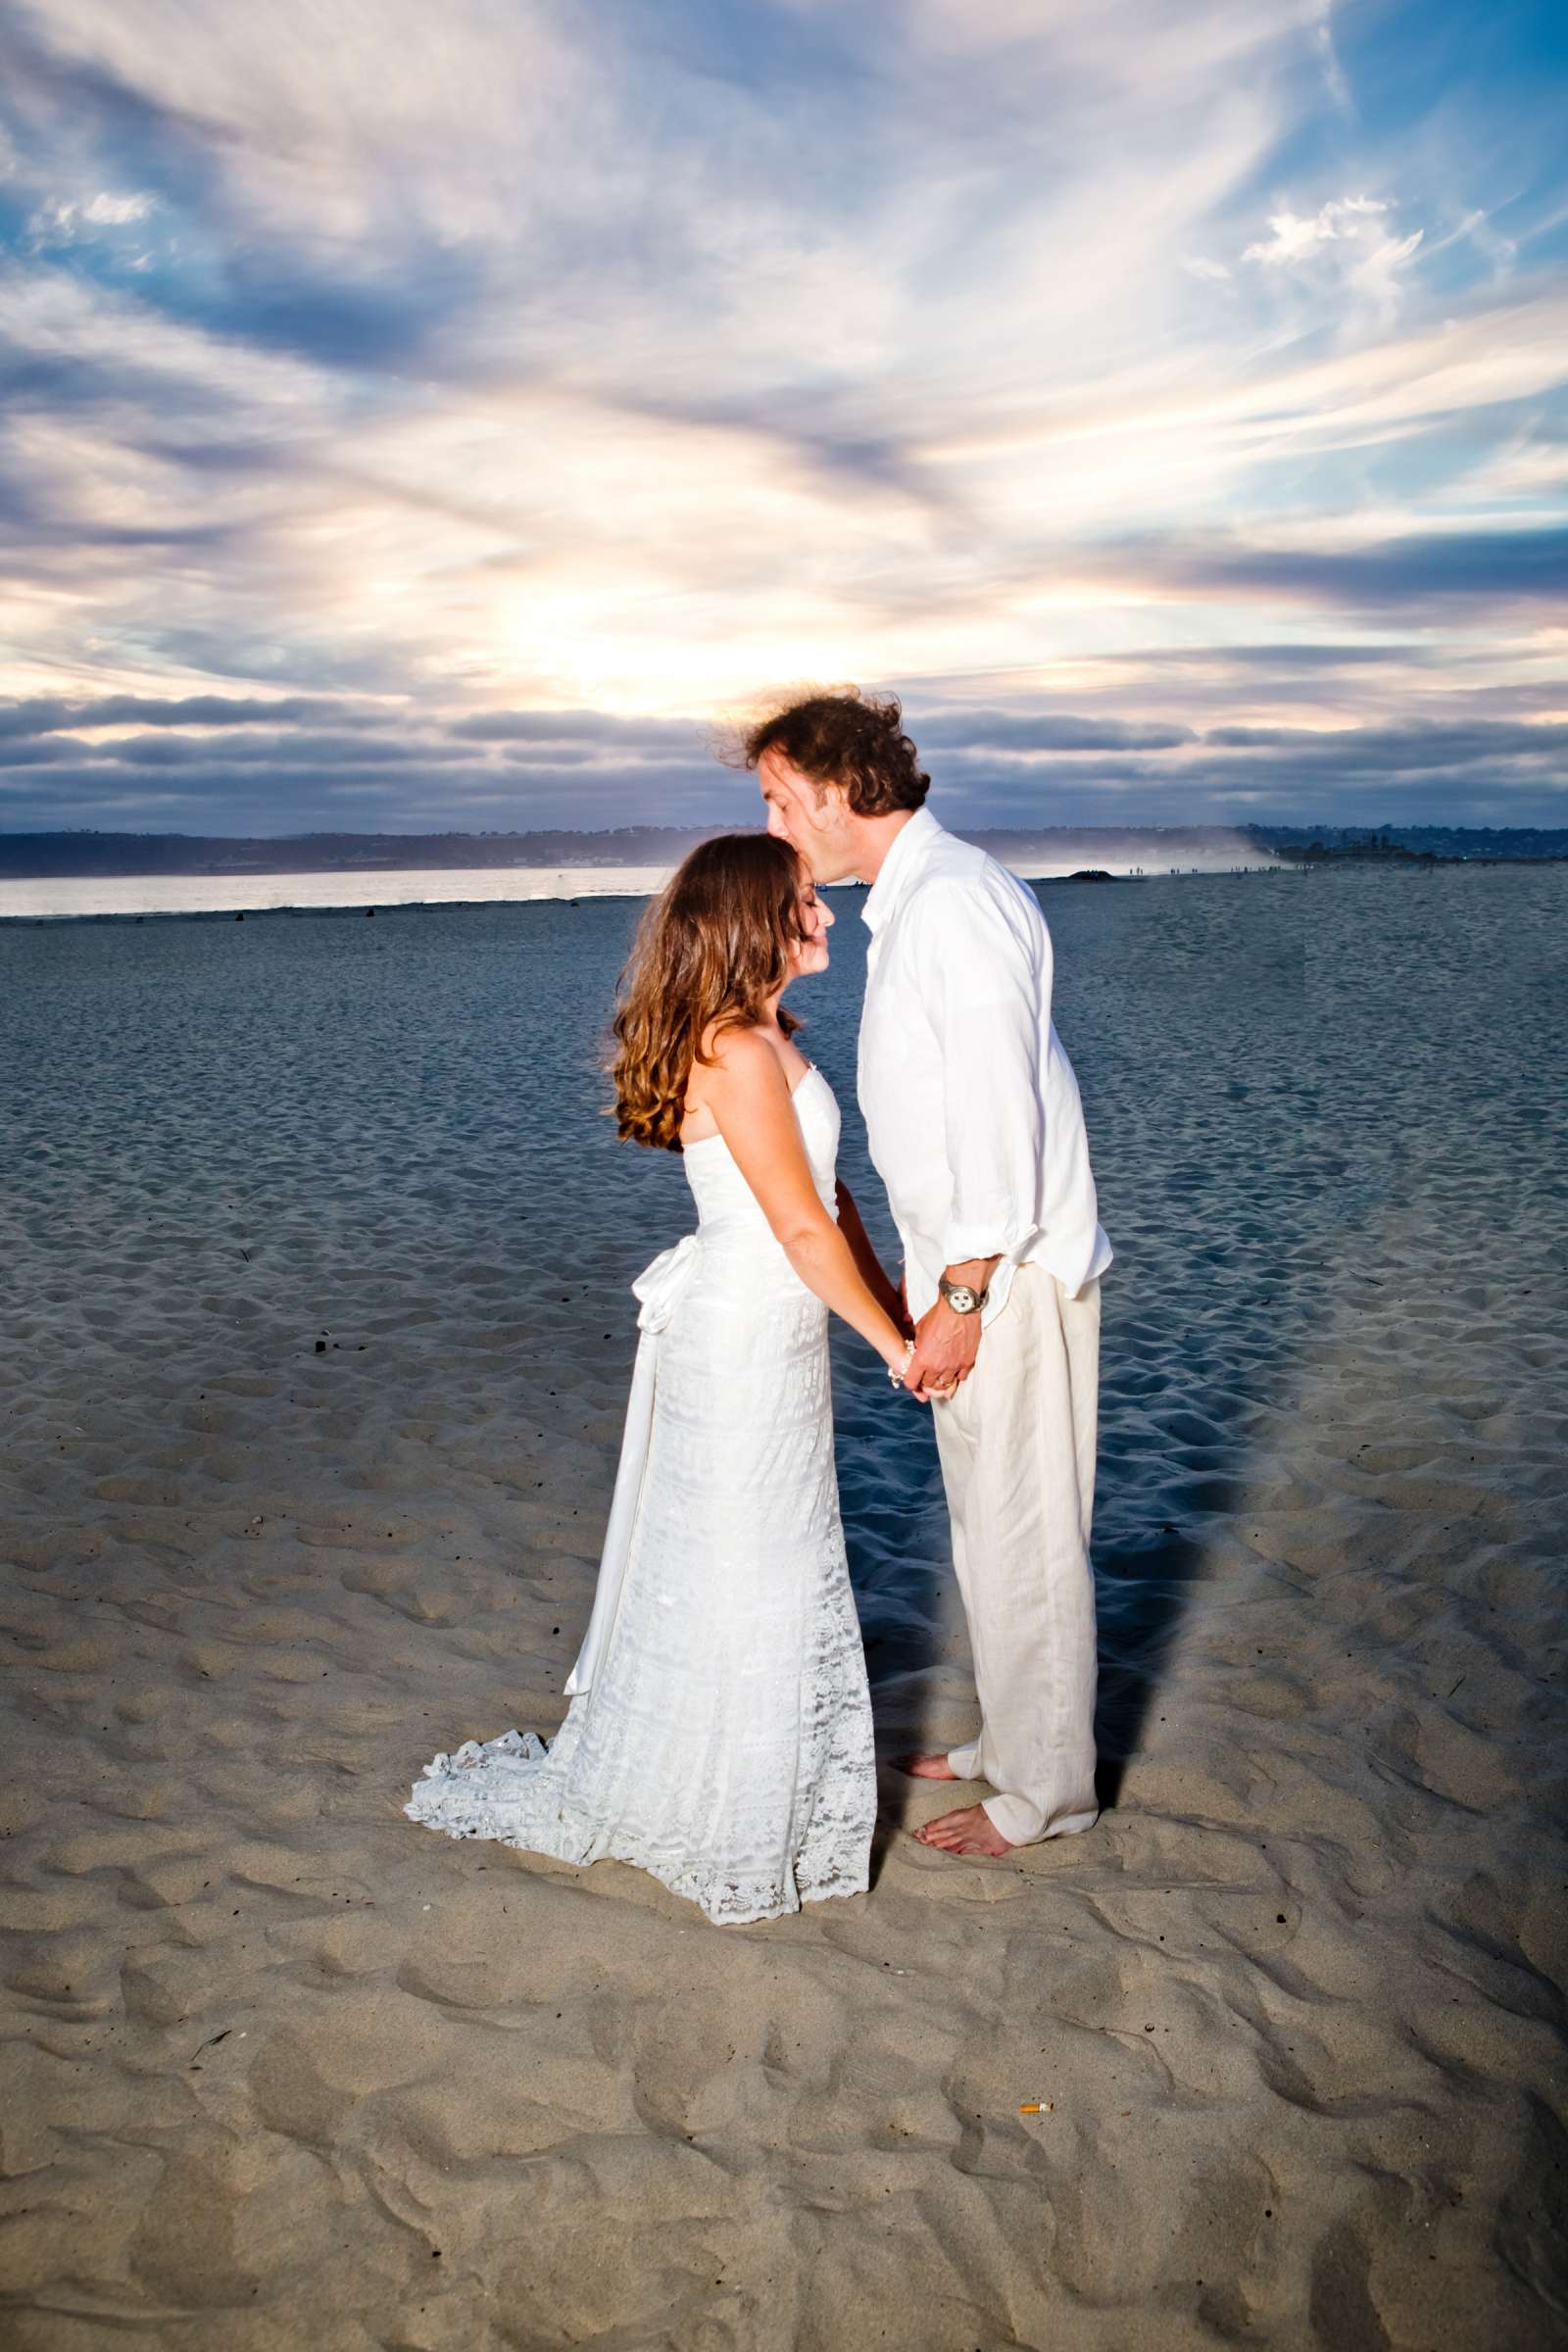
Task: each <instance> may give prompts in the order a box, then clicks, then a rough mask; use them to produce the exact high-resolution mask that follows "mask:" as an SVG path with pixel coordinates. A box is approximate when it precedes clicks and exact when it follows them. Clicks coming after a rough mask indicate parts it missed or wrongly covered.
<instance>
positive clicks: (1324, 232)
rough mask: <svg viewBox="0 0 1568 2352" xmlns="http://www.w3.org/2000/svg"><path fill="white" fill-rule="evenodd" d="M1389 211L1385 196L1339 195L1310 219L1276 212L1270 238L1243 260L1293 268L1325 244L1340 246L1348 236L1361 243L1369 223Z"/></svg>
mask: <svg viewBox="0 0 1568 2352" xmlns="http://www.w3.org/2000/svg"><path fill="white" fill-rule="evenodd" d="M1389 210H1390V207H1389V204H1388V203H1387V201H1386V200H1385V199H1383V198H1381V197H1376V196H1336V197H1332V198H1331V199H1330V201H1329V202H1328V203H1327V204H1325V205H1321V206H1320V207H1319V208H1318V210H1317V212H1316V213H1315V214H1313V216H1312V218H1311V219H1310V220H1303V219H1302V218H1301V217H1300V216H1299V214H1297V213H1290V212H1284V213H1275V214H1274V215H1272V217H1271V218H1270V221H1269V224H1268V228H1269V233H1268V235H1267V237H1266V238H1263V239H1260V240H1259V241H1258V242H1257V243H1256V244H1253V245H1249V246H1248V247H1247V248H1246V249H1245V251H1244V252H1243V254H1242V259H1243V261H1244V262H1260V263H1261V264H1262V265H1263V267H1264V268H1265V269H1284V268H1287V267H1293V266H1294V265H1296V264H1297V263H1299V262H1304V261H1309V260H1311V259H1312V258H1313V257H1314V256H1315V255H1316V254H1317V253H1319V252H1320V251H1321V250H1322V248H1323V247H1324V246H1325V245H1337V244H1339V243H1341V242H1342V241H1343V240H1346V239H1350V240H1353V241H1356V242H1359V241H1360V240H1361V239H1362V238H1363V237H1364V236H1365V234H1366V230H1367V226H1368V223H1369V222H1370V221H1373V220H1375V219H1376V218H1377V216H1378V215H1379V214H1380V213H1386V212H1388V211H1389Z"/></svg>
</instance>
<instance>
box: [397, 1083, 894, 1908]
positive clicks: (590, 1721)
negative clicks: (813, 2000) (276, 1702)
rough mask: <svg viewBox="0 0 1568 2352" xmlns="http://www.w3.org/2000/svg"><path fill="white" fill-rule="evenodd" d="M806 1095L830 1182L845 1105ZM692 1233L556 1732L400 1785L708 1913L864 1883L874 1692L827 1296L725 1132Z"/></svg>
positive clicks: (492, 1744) (646, 1309)
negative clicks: (628, 1868)
mask: <svg viewBox="0 0 1568 2352" xmlns="http://www.w3.org/2000/svg"><path fill="white" fill-rule="evenodd" d="M795 1110H796V1117H797V1120H798V1122H799V1125H800V1129H801V1134H802V1138H803V1140H804V1142H805V1145H806V1149H807V1153H808V1156H809V1161H810V1166H811V1174H812V1178H813V1180H814V1182H815V1184H816V1188H817V1192H818V1194H819V1195H820V1197H821V1199H822V1201H824V1203H826V1205H827V1206H828V1207H829V1208H830V1209H831V1207H832V1205H833V1178H834V1159H835V1154H836V1152H837V1149H838V1138H839V1109H838V1103H837V1102H836V1101H835V1100H834V1096H833V1090H832V1088H831V1087H830V1086H829V1085H828V1083H827V1081H826V1080H825V1079H824V1078H823V1077H822V1075H821V1073H820V1071H818V1070H816V1069H815V1068H808V1070H807V1073H806V1075H805V1077H804V1078H802V1079H801V1080H800V1082H799V1084H798V1085H797V1087H796V1090H795ZM684 1158H685V1166H686V1175H687V1179H688V1181H689V1183H690V1185H691V1188H692V1193H693V1196H694V1198H695V1200H696V1202H697V1213H698V1228H697V1231H696V1233H695V1234H688V1236H687V1237H686V1239H685V1240H684V1241H682V1242H679V1243H677V1244H676V1246H675V1247H674V1249H672V1250H665V1251H664V1253H663V1255H662V1257H659V1258H656V1259H655V1261H654V1263H653V1264H652V1265H651V1266H650V1267H649V1268H648V1269H647V1271H646V1273H644V1274H643V1275H641V1276H640V1277H639V1279H638V1280H637V1282H636V1283H635V1284H634V1285H633V1286H632V1287H633V1289H634V1291H635V1292H636V1294H637V1296H638V1298H639V1299H640V1300H641V1302H642V1311H641V1315H640V1317H639V1321H640V1324H641V1329H642V1339H641V1343H640V1346H639V1348H638V1356H637V1369H636V1373H635V1375H634V1377H633V1382H632V1394H631V1402H630V1405H629V1408H628V1411H627V1415H626V1435H625V1440H624V1443H623V1446H622V1449H621V1459H620V1469H619V1473H618V1475H617V1478H616V1482H615V1495H614V1500H613V1505H612V1508H611V1515H610V1525H609V1530H608V1533H607V1537H606V1543H605V1551H604V1558H603V1561H602V1564H601V1567H600V1573H599V1587H598V1592H597V1594H596V1597H595V1600H594V1608H593V1616H592V1620H591V1622H590V1625H589V1629H588V1636H587V1640H586V1641H585V1642H584V1645H583V1649H582V1652H581V1654H580V1655H579V1657H578V1660H577V1663H576V1666H575V1667H574V1669H573V1671H572V1674H571V1677H570V1679H569V1681H568V1682H567V1685H566V1691H567V1693H568V1696H569V1697H570V1705H569V1707H568V1710H567V1713H566V1719H565V1721H564V1723H563V1725H562V1727H561V1729H560V1731H559V1732H558V1734H557V1735H556V1738H555V1739H554V1740H552V1742H551V1743H550V1746H549V1748H548V1749H547V1748H546V1747H545V1745H544V1743H543V1742H542V1741H541V1740H538V1739H536V1738H534V1737H533V1735H532V1734H529V1735H528V1736H526V1737H519V1736H518V1734H517V1733H516V1732H507V1733H505V1734H504V1735H503V1736H502V1737H501V1738H500V1739H498V1740H486V1741H485V1742H484V1743H483V1744H482V1745H481V1744H480V1743H478V1742H477V1741H474V1740H467V1741H466V1742H465V1743H464V1745H463V1746H461V1747H460V1748H458V1749H456V1750H455V1751H454V1752H453V1753H452V1754H451V1755H440V1756H437V1757H436V1759H435V1761H434V1763H432V1764H427V1765H426V1766H425V1769H424V1777H423V1778H422V1780H420V1781H419V1782H418V1783H417V1786H416V1788H415V1790H414V1795H413V1800H412V1802H411V1803H410V1804H409V1805H408V1806H406V1807H405V1810H406V1811H407V1812H408V1813H409V1814H410V1815H411V1816H412V1818H413V1819H414V1820H416V1821H419V1822H424V1823H426V1824H427V1825H428V1826H429V1827H430V1828H431V1829H436V1830H445V1831H446V1833H447V1834H448V1836H449V1837H453V1838H498V1839H500V1840H501V1841H502V1842H503V1843H505V1844H507V1845H513V1846H518V1847H521V1848H522V1849H523V1850H524V1851H526V1852H532V1853H541V1854H553V1855H555V1856H557V1857H558V1858H559V1859H560V1860H562V1861H564V1862H577V1863H583V1862H597V1861H599V1860H600V1859H601V1858H602V1857H605V1856H613V1857H614V1858H615V1859H616V1860H618V1861H622V1862H635V1863H636V1864H638V1866H639V1867H640V1868H641V1869H643V1870H646V1871H650V1872H652V1874H653V1876H654V1877H655V1878H657V1879H661V1880H662V1882H663V1884H664V1885H665V1886H666V1887H673V1888H674V1890H675V1892H676V1893H677V1894H682V1895H686V1896H689V1897H690V1899H691V1900H692V1901H693V1902H695V1903H699V1904H701V1906H702V1908H703V1910H704V1911H705V1912H706V1913H707V1914H708V1917H709V1918H710V1919H711V1920H714V1921H717V1922H719V1923H720V1924H722V1925H739V1924H741V1923H743V1922H745V1921H748V1920H759V1919H773V1918H776V1917H777V1916H778V1915H779V1914H780V1913H783V1912H788V1911H795V1910H798V1909H799V1908H800V1905H801V1904H802V1903H803V1902H814V1901H817V1900H820V1899H821V1898H822V1897H823V1896H825V1895H832V1894H858V1893H860V1892H861V1891H863V1889H864V1887H865V1885H866V1878H867V1863H868V1859H869V1853H870V1842H871V1830H872V1825H873V1823H874V1821H875V1817H876V1779H875V1771H874V1766H873V1761H872V1750H871V1706H870V1699H869V1695H868V1693H867V1690H866V1680H865V1659H864V1654H863V1652H862V1650H861V1646H860V1631H859V1624H858V1619H857V1617H856V1613H855V1603H854V1599H853V1597H852V1595H851V1592H850V1581H849V1572H848V1569H847V1567H846V1563H845V1556H844V1535H843V1530H842V1527H841V1525H840V1521H839V1500H838V1481H837V1476H836V1473H835V1469H834V1462H833V1419H832V1403H831V1396H830V1391H829V1379H828V1353H827V1309H826V1308H825V1307H824V1306H823V1305H822V1304H821V1302H820V1300H818V1299H816V1298H814V1297H813V1296H812V1294H811V1293H810V1292H809V1290H808V1289H807V1288H806V1286H805V1284H804V1283H803V1282H802V1281H801V1280H800V1277H799V1276H798V1275H797V1274H796V1273H795V1271H794V1269H793V1268H792V1267H791V1265H790V1263H789V1260H788V1258H787V1257H786V1256H785V1254H784V1251H783V1250H781V1249H780V1247H779V1245H778V1243H777V1242H776V1241H775V1240H774V1239H773V1236H772V1233H771V1231H770V1230H769V1227H768V1225H767V1221H766V1219H765V1218H764V1216H763V1214H762V1211H761V1209H760V1206H759V1204H758V1201H757V1199H756V1196H755V1195H754V1194H753V1192H752V1190H751V1188H750V1186H749V1185H748V1184H747V1182H746V1180H745V1178H744V1177H743V1176H742V1174H741V1172H740V1169H739V1168H738V1167H737V1166H736V1164H735V1161H734V1159H733V1157H732V1156H731V1153H730V1151H729V1147H728V1145H727V1144H726V1143H725V1142H724V1141H723V1139H722V1137H720V1136H711V1137H707V1138H705V1139H704V1140H702V1141H701V1142H698V1143H695V1144H690V1145H688V1146H687V1148H686V1152H685V1154H684Z"/></svg>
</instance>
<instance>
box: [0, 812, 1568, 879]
mask: <svg viewBox="0 0 1568 2352" xmlns="http://www.w3.org/2000/svg"><path fill="white" fill-rule="evenodd" d="M723 829H724V828H723V827H721V826H717V825H707V826H691V827H681V826H673V825H622V826H618V827H617V828H615V829H614V830H613V831H611V832H593V833H590V832H570V831H540V832H515V833H495V832H486V833H458V832H452V833H298V834H289V835H284V836H281V837H278V838H276V839H274V838H271V837H270V836H267V835H244V836H229V835H223V834H195V833H99V832H90V831H73V832H55V833H4V832H0V880H8V881H34V880H43V879H50V880H52V879H56V878H60V877H66V876H73V875H81V876H92V875H156V874H210V875H232V876H236V877H237V876H240V875H244V874H263V873H266V874H281V873H349V872H352V873H373V872H375V871H376V870H377V869H378V868H391V867H397V868H408V867H411V866H417V867H427V868H439V867H444V866H446V867H464V868H469V869H473V868H480V867H487V866H490V867H506V866H523V867H527V866H572V867H576V866H583V867H592V866H596V865H604V866H647V867H667V866H671V865H673V864H675V863H677V862H678V860H679V859H680V858H683V857H684V856H685V854H686V852H687V851H688V850H689V849H692V848H694V847H695V846H696V844H697V843H698V842H700V841H707V840H710V839H711V837H712V835H713V834H714V833H716V832H720V831H722V830H723ZM956 830H957V831H960V832H962V833H963V835H964V837H965V839H967V840H970V841H974V842H978V843H979V844H980V845H981V846H982V847H983V848H985V849H987V850H990V851H991V852H992V854H993V855H994V856H995V857H998V858H1001V859H1002V860H1003V862H1004V863H1005V864H1014V865H1020V864H1026V863H1031V862H1036V861H1040V860H1047V861H1049V862H1050V863H1051V864H1052V865H1054V866H1055V867H1057V868H1058V869H1059V870H1061V871H1063V872H1067V871H1071V870H1075V869H1076V870H1078V871H1083V870H1084V869H1105V868H1109V867H1119V868H1120V869H1121V870H1122V871H1123V872H1126V871H1129V870H1133V869H1137V868H1140V867H1146V866H1147V867H1148V868H1150V869H1151V870H1155V871H1158V870H1165V871H1169V870H1171V869H1173V868H1181V867H1197V868H1199V869H1201V870H1207V871H1222V870H1224V869H1225V868H1226V867H1227V866H1229V865H1231V864H1234V863H1239V862H1242V861H1244V860H1246V861H1251V862H1256V861H1258V860H1260V859H1270V858H1277V859H1280V860H1281V861H1283V862H1287V863H1290V864H1295V865H1315V864H1324V863H1335V864H1340V863H1347V862H1360V861H1372V862H1376V863H1380V864H1400V865H1411V864H1439V863H1442V864H1448V863H1453V862H1456V861H1475V860H1488V859H1509V860H1516V859H1525V858H1528V859H1537V858H1568V828H1562V829H1555V828H1545V827H1537V826H1495V825H1486V826H1481V825H1475V826H1471V825H1382V826H1378V827H1375V828H1367V827H1357V826H1348V825H1245V826H1233V825H1158V826H1155V825H1036V826H1027V827H1023V826H1018V827H1006V828H1000V827H986V828H983V829H979V830H974V829H971V828H970V827H967V826H963V825H959V826H956Z"/></svg>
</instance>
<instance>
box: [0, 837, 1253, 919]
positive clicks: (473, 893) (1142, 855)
mask: <svg viewBox="0 0 1568 2352" xmlns="http://www.w3.org/2000/svg"><path fill="white" fill-rule="evenodd" d="M1166 855H1168V853H1166ZM1201 855H1202V857H1203V858H1204V860H1205V862H1204V863H1203V864H1202V865H1201V866H1198V865H1191V866H1183V867H1171V868H1167V867H1166V866H1165V865H1164V864H1162V863H1160V862H1159V858H1160V856H1161V853H1160V851H1159V848H1158V845H1157V844H1155V845H1152V846H1151V847H1150V848H1148V849H1147V850H1145V851H1139V852H1138V853H1137V858H1133V857H1128V858H1123V859H1122V860H1120V861H1112V864H1111V865H1110V866H1109V867H1106V868H1105V869H1104V870H1106V871H1109V872H1114V873H1116V874H1118V875H1123V876H1132V875H1135V874H1136V875H1140V876H1142V875H1145V874H1160V875H1163V874H1164V873H1165V872H1167V870H1168V871H1171V872H1183V873H1199V872H1210V871H1212V872H1215V873H1220V872H1223V873H1265V872H1271V873H1276V874H1277V873H1281V872H1282V870H1284V869H1282V868H1281V867H1280V865H1279V863H1278V861H1277V860H1276V859H1274V858H1270V857H1268V856H1267V855H1266V854H1261V853H1259V852H1257V851H1254V850H1253V849H1252V848H1251V847H1250V844H1248V843H1246V842H1243V841H1241V840H1240V839H1238V840H1237V841H1236V842H1235V843H1234V844H1232V845H1229V846H1227V847H1225V848H1219V847H1215V848H1212V849H1205V850H1204V851H1203V852H1202V853H1201ZM1140 859H1141V860H1145V862H1139V861H1138V860H1140ZM1090 861H1091V858H1090V854H1089V853H1085V855H1083V856H1079V857H1076V858H1069V859H1066V860H1062V859H1059V858H1057V859H1052V858H1028V857H1027V856H1020V857H1009V859H1008V862H1009V863H1010V864H1012V865H1013V866H1014V868H1015V870H1016V871H1017V872H1019V873H1021V874H1025V875H1028V876H1029V877H1030V878H1031V879H1034V880H1061V879H1063V878H1065V877H1066V876H1067V875H1069V874H1071V873H1073V872H1075V871H1078V870H1081V868H1082V867H1083V866H1084V864H1085V863H1086V862H1090ZM1092 861H1093V862H1095V863H1097V864H1098V863H1100V862H1101V860H1100V856H1099V853H1098V852H1097V853H1095V854H1094V855H1093V859H1092ZM669 872H670V868H669V867H667V866H649V865H550V866H546V865H511V866H494V865H483V866H384V867H370V868H363V869H361V870H359V871H344V872H341V873H327V874H259V873H244V874H124V875H114V874H111V875H87V874H83V875H68V876H63V877H60V878H58V879H55V880H48V879H45V880H39V881H0V922H5V921H7V920H10V921H13V922H15V921H25V922H44V921H58V920H62V919H67V918H70V917H73V916H78V917H79V916H87V915H110V914H118V915H143V916H145V915H149V914H234V913H247V914H248V913H251V912H262V911H278V910H282V909H293V910H295V911H298V912H300V913H310V912H312V911H315V910H317V909H319V908H323V907H360V908H361V909H364V908H366V907H415V906H429V907H449V906H458V905H463V906H492V905H497V904H502V903H511V902H513V901H516V900H526V899H603V898H610V899H626V898H632V899H637V898H647V897H648V896H649V895H650V894H651V893H653V892H654V891H657V890H661V889H662V887H663V885H664V883H665V882H666V881H667V879H668V877H669Z"/></svg>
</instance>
